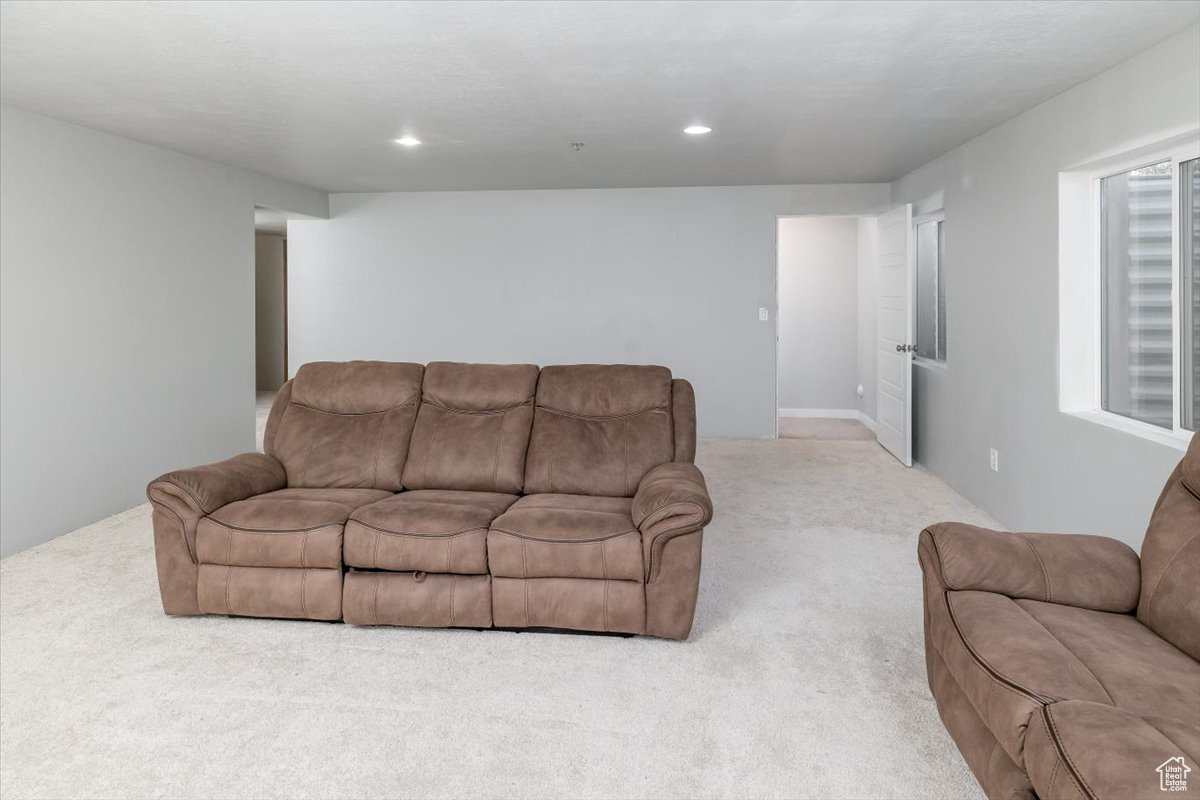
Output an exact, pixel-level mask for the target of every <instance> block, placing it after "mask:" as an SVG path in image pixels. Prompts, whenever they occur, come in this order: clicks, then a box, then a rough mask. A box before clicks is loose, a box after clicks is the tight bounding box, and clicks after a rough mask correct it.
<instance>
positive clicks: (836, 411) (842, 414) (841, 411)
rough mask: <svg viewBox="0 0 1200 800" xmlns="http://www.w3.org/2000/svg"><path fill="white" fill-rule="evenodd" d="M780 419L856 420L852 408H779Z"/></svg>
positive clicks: (856, 413)
mask: <svg viewBox="0 0 1200 800" xmlns="http://www.w3.org/2000/svg"><path fill="white" fill-rule="evenodd" d="M779 416H781V417H803V418H809V417H811V418H813V419H858V412H857V411H855V410H854V409H853V408H781V409H779Z"/></svg>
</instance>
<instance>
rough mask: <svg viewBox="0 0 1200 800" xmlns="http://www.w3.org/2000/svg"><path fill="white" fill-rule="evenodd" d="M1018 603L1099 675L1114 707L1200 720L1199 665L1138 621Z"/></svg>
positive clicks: (1031, 602) (1052, 605)
mask: <svg viewBox="0 0 1200 800" xmlns="http://www.w3.org/2000/svg"><path fill="white" fill-rule="evenodd" d="M1017 605H1019V606H1020V607H1021V608H1022V609H1024V610H1025V611H1026V612H1027V613H1028V614H1029V615H1030V616H1031V617H1033V618H1034V619H1035V620H1037V621H1038V623H1040V624H1041V625H1042V626H1043V627H1044V628H1045V629H1046V630H1048V631H1049V632H1050V633H1051V634H1052V635H1053V636H1054V638H1056V639H1058V641H1060V642H1062V644H1063V645H1064V646H1065V647H1066V648H1067V649H1068V650H1069V651H1071V653H1072V654H1073V655H1074V656H1075V657H1076V658H1077V659H1079V661H1080V662H1081V663H1082V664H1083V665H1084V666H1086V667H1087V668H1088V670H1089V671H1090V672H1091V673H1092V674H1093V675H1094V676H1096V680H1097V681H1099V682H1100V685H1101V686H1103V687H1104V691H1105V692H1107V693H1108V696H1109V701H1110V704H1111V705H1114V706H1117V707H1118V708H1122V709H1124V710H1126V711H1129V712H1130V713H1133V714H1137V715H1139V716H1143V717H1163V718H1168V719H1169V718H1179V719H1187V720H1189V721H1192V722H1200V662H1196V661H1194V660H1193V659H1191V658H1189V657H1188V656H1187V655H1186V654H1184V653H1182V652H1180V651H1179V650H1178V649H1176V648H1175V647H1173V646H1172V645H1171V644H1170V642H1168V641H1166V640H1165V639H1163V638H1161V637H1160V636H1158V634H1156V633H1155V632H1154V631H1153V630H1151V629H1150V628H1148V627H1146V626H1145V625H1143V624H1142V623H1141V622H1140V621H1139V620H1138V619H1137V617H1135V616H1133V615H1132V614H1108V613H1104V612H1102V611H1090V610H1088V609H1084V608H1075V607H1072V606H1060V605H1057V604H1055V603H1041V602H1038V601H1036V600H1018V601H1017ZM1071 699H1074V698H1071Z"/></svg>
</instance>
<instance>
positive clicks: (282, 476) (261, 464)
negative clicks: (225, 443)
mask: <svg viewBox="0 0 1200 800" xmlns="http://www.w3.org/2000/svg"><path fill="white" fill-rule="evenodd" d="M286 485H287V474H286V473H285V472H284V469H283V465H282V464H280V463H279V462H278V461H276V460H275V459H273V458H271V457H270V456H267V455H263V454H262V453H244V454H243V455H240V456H234V457H233V458H230V459H228V460H226V461H220V462H218V463H216V464H207V465H205V466H203V467H192V468H191V469H181V470H176V471H175V472H168V473H167V474H166V475H161V476H159V477H157V478H155V479H154V480H152V481H151V482H150V485H149V486H147V487H146V496H147V497H149V498H150V505H151V506H152V507H153V509H154V514H153V519H154V560H155V561H156V562H157V564H158V589H159V593H160V594H161V595H162V603H163V611H165V612H166V613H168V614H199V613H200V606H199V603H198V599H197V595H196V582H197V579H198V574H199V573H198V570H199V567H198V566H197V559H196V526H197V525H198V524H199V523H200V520H201V519H202V518H203V517H205V516H207V515H208V514H211V513H212V512H214V511H216V510H217V509H218V508H220V507H221V506H224V505H228V504H229V503H235V502H237V501H238V500H245V499H246V498H248V497H253V496H254V495H256V494H263V493H264V492H273V491H275V490H276V489H282V488H283V487H284V486H286Z"/></svg>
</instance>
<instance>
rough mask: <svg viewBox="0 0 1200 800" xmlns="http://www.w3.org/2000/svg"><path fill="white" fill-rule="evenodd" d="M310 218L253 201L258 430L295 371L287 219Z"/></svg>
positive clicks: (260, 433)
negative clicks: (290, 351)
mask: <svg viewBox="0 0 1200 800" xmlns="http://www.w3.org/2000/svg"><path fill="white" fill-rule="evenodd" d="M301 219H311V218H310V217H305V216H302V215H300V214H292V213H289V212H286V211H277V210H275V209H271V208H264V207H262V206H255V207H254V390H255V431H256V434H257V441H258V448H259V449H260V450H261V449H262V441H263V432H264V431H265V429H266V425H267V415H268V413H269V412H270V410H271V403H272V402H273V401H274V399H275V395H276V394H277V393H278V392H279V387H281V386H283V384H284V382H285V381H287V379H288V378H290V377H291V374H292V373H291V366H292V365H291V364H289V362H288V294H287V285H288V278H287V274H288V225H289V223H290V222H292V221H294V220H301Z"/></svg>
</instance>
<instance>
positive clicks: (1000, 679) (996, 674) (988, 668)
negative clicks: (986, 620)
mask: <svg viewBox="0 0 1200 800" xmlns="http://www.w3.org/2000/svg"><path fill="white" fill-rule="evenodd" d="M943 594H944V596H945V601H946V611H947V613H948V614H949V616H950V622H951V624H952V625H953V626H954V632H955V633H956V634H957V635H958V640H959V641H960V642H962V645H963V648H964V649H965V650H966V651H967V653H968V654H969V655H970V656H971V658H972V660H974V661H975V663H977V664H978V665H979V666H980V667H981V668H982V669H983V671H984V673H985V674H987V675H988V677H990V678H991V679H992V681H993V682H994V683H998V684H999V685H1000V686H1002V687H1004V688H1005V689H1007V690H1008V691H1010V692H1012V693H1013V694H1016V695H1017V696H1019V697H1023V698H1024V699H1026V700H1031V701H1033V702H1034V703H1038V704H1039V705H1042V706H1045V705H1046V702H1047V700H1046V698H1044V697H1042V696H1040V695H1038V694H1037V693H1036V692H1033V691H1031V690H1029V689H1025V688H1023V687H1021V686H1020V685H1018V684H1017V683H1016V681H1012V680H1010V679H1009V678H1006V677H1004V676H1003V675H1002V674H1001V673H1000V671H999V670H997V669H996V668H995V667H993V666H992V665H991V664H989V663H988V662H987V661H986V660H985V659H984V658H983V657H982V656H980V655H979V653H977V652H976V651H975V648H973V647H971V644H970V642H968V641H967V637H966V636H964V635H963V632H962V626H960V625H959V624H958V618H957V616H956V615H955V613H954V607H953V606H952V605H951V604H950V597H949V592H944V593H943Z"/></svg>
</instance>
